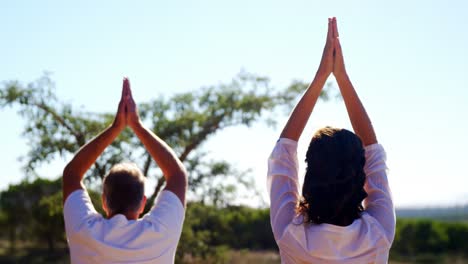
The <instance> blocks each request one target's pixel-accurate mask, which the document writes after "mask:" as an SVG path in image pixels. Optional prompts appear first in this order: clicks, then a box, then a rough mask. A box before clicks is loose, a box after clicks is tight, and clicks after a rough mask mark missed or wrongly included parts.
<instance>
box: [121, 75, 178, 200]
mask: <svg viewBox="0 0 468 264" xmlns="http://www.w3.org/2000/svg"><path fill="white" fill-rule="evenodd" d="M124 89H127V91H128V93H127V96H126V98H125V100H126V105H127V124H128V126H130V128H131V129H132V130H133V131H134V132H135V134H136V135H137V137H138V138H139V139H140V140H141V142H142V143H143V145H144V146H145V148H146V149H147V150H148V152H149V153H150V155H151V157H152V158H153V159H154V161H155V162H156V164H158V166H159V167H160V168H161V170H162V172H163V174H164V178H165V179H166V187H165V188H164V189H165V190H169V191H171V192H173V193H174V194H175V195H177V197H178V198H179V199H180V201H181V202H182V204H183V205H184V206H185V193H186V191H187V172H186V170H185V167H184V165H183V164H182V162H181V161H180V160H179V158H178V157H177V156H176V154H175V153H174V151H172V149H171V148H170V147H169V146H168V145H167V144H166V143H165V142H164V141H163V140H162V139H160V138H159V137H158V136H156V135H155V134H154V133H153V132H152V131H151V130H149V129H147V128H146V127H144V126H143V124H142V123H141V120H140V117H139V115H138V110H137V108H136V104H135V101H134V100H133V97H132V93H131V89H130V83H128V82H127V83H126V86H125V88H124Z"/></svg>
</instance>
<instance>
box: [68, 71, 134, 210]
mask: <svg viewBox="0 0 468 264" xmlns="http://www.w3.org/2000/svg"><path fill="white" fill-rule="evenodd" d="M124 84H125V80H124ZM124 92H125V89H122V98H121V100H120V103H119V107H118V110H117V114H116V116H115V119H114V122H113V123H112V125H110V126H109V127H107V128H106V129H105V130H104V131H103V132H101V133H100V134H99V135H98V136H96V137H95V138H93V139H92V140H91V141H89V142H88V143H86V144H85V145H84V146H82V147H81V148H80V149H79V150H78V152H77V153H76V154H75V156H74V157H73V159H72V160H71V161H70V162H69V163H68V164H67V166H65V169H64V170H63V183H62V193H63V203H65V201H66V200H67V198H68V196H69V195H70V194H71V193H72V192H74V191H76V190H78V189H85V187H84V185H83V182H82V180H83V176H84V175H85V173H86V171H87V170H88V169H89V168H90V167H91V166H92V165H93V164H94V162H96V159H97V158H98V157H99V156H100V155H101V153H102V152H103V151H104V149H105V148H106V147H107V146H109V145H110V144H111V143H112V141H114V139H115V138H116V137H117V136H118V135H119V134H120V132H121V131H122V130H123V129H124V128H125V123H126V122H125V105H124V97H125V94H124Z"/></svg>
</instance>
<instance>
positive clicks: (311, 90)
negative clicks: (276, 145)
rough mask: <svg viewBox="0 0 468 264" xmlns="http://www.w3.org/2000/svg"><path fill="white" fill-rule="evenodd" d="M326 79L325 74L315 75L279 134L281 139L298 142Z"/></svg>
mask: <svg viewBox="0 0 468 264" xmlns="http://www.w3.org/2000/svg"><path fill="white" fill-rule="evenodd" d="M327 78H328V76H327V75H326V74H321V73H320V72H318V73H317V74H316V75H315V78H314V80H313V81H312V83H311V84H310V85H309V87H308V88H307V90H306V92H305V93H304V95H303V96H302V98H301V100H300V101H299V103H298V104H297V105H296V107H295V108H294V110H293V112H292V114H291V116H290V117H289V120H288V122H287V123H286V125H285V127H284V129H283V132H282V133H281V137H282V138H289V139H292V140H294V141H298V140H299V137H300V136H301V134H302V132H303V130H304V127H305V126H306V124H307V121H308V120H309V117H310V114H311V113H312V110H313V109H314V107H315V104H316V102H317V100H318V98H319V96H320V92H321V91H322V88H323V86H324V85H325V82H326V81H327Z"/></svg>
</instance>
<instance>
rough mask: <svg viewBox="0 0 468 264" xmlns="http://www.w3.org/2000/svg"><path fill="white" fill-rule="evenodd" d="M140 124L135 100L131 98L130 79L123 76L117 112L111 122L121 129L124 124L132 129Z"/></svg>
mask: <svg viewBox="0 0 468 264" xmlns="http://www.w3.org/2000/svg"><path fill="white" fill-rule="evenodd" d="M139 124H140V116H139V115H138V109H137V107H136V104H135V101H134V100H133V96H132V90H131V88H130V81H129V80H128V78H124V80H123V85H122V97H121V99H120V102H119V106H118V109H117V114H116V116H115V119H114V123H113V124H112V125H113V126H114V127H116V128H118V129H119V130H123V129H124V128H125V127H126V126H129V127H130V128H132V129H134V128H135V127H136V126H137V125H139Z"/></svg>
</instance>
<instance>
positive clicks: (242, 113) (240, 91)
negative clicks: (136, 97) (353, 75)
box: [0, 72, 328, 205]
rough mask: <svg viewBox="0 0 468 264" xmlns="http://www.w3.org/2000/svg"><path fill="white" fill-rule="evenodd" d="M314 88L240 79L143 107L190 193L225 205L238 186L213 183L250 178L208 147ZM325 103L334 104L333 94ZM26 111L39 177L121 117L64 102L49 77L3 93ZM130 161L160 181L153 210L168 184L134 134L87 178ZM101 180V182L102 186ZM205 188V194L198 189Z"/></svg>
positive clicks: (5, 102) (0, 95)
mask: <svg viewBox="0 0 468 264" xmlns="http://www.w3.org/2000/svg"><path fill="white" fill-rule="evenodd" d="M306 87H307V85H306V84H304V83H302V82H299V81H294V82H293V83H292V84H291V85H290V86H289V87H288V88H287V89H284V90H282V91H275V90H274V89H273V88H272V87H271V86H270V83H269V80H268V79H267V78H265V77H259V76H255V75H252V74H248V73H245V72H241V73H239V74H238V75H237V76H236V77H235V78H233V80H232V82H231V83H229V84H220V85H217V86H210V87H205V88H202V89H199V90H197V91H194V92H185V93H180V94H175V95H173V96H171V97H169V98H159V99H152V100H150V101H148V102H143V103H141V104H139V106H138V108H139V110H140V116H141V118H142V120H143V122H145V123H147V124H149V127H150V128H151V129H152V130H153V131H155V132H156V134H157V135H158V136H160V137H161V138H162V139H163V140H165V141H166V142H167V143H168V144H169V145H170V146H171V147H172V148H173V149H174V150H175V151H176V153H178V154H179V158H180V159H181V160H182V161H183V162H184V163H185V164H186V166H187V168H188V171H189V172H190V176H189V186H190V191H191V192H192V193H193V194H194V195H196V196H197V197H198V198H199V200H201V201H210V202H213V203H218V204H223V203H225V202H226V194H228V193H229V192H234V191H235V186H233V185H229V184H224V185H223V183H226V182H227V181H218V182H219V183H220V184H216V185H215V184H210V183H213V182H216V181H214V179H215V178H223V179H224V178H226V177H233V176H235V177H236V179H241V180H240V181H239V180H237V182H240V183H245V184H247V183H248V182H249V181H248V179H247V177H246V175H247V174H246V172H242V171H241V172H239V171H236V170H234V169H233V168H232V166H231V165H230V164H229V163H227V162H225V161H223V160H215V161H213V160H208V159H207V158H206V153H204V152H203V151H201V149H200V146H202V144H203V143H204V142H206V141H207V140H208V139H209V138H210V137H211V136H213V135H214V134H216V133H217V132H219V131H221V130H223V129H224V128H227V127H231V126H237V125H246V126H250V125H252V124H253V123H254V122H256V121H260V120H264V121H267V122H269V123H274V119H273V118H271V117H272V116H271V115H270V116H268V114H267V115H265V114H266V113H268V112H270V113H271V112H272V111H273V110H275V109H277V108H278V107H281V106H283V107H284V106H286V107H288V106H291V105H292V102H293V100H294V98H295V97H296V96H297V95H298V93H301V92H302V91H303V90H305V88H306ZM322 98H323V99H327V98H328V97H327V93H326V90H325V91H324V92H323V93H322ZM7 106H16V107H18V113H19V115H20V116H21V117H22V118H24V119H25V120H26V121H27V122H26V126H25V129H24V132H23V136H24V137H25V138H26V139H27V141H28V145H29V146H30V150H29V152H28V153H27V155H26V156H25V165H24V166H25V170H26V172H27V173H28V174H32V175H37V173H36V168H37V167H38V166H39V165H41V164H43V163H46V162H49V161H51V160H53V159H55V158H57V157H58V156H63V155H67V154H70V153H74V152H76V151H77V150H78V149H79V147H80V146H82V145H83V144H85V143H86V142H87V141H88V140H90V139H91V137H93V136H95V135H96V134H97V133H98V132H99V131H101V130H102V129H103V128H104V127H105V126H106V125H108V124H110V123H111V121H112V119H113V115H114V114H113V113H89V112H85V111H83V110H80V109H77V108H75V107H73V106H72V105H71V104H69V103H65V102H63V101H61V100H59V99H58V98H57V96H56V95H55V93H54V83H53V82H52V81H51V79H50V78H49V76H47V75H46V76H43V77H42V78H40V79H39V80H37V81H35V82H32V83H30V84H28V85H26V86H24V85H22V84H21V83H19V82H17V81H10V82H7V83H6V84H5V86H4V87H3V88H2V89H0V108H1V107H7ZM124 157H128V158H130V159H133V160H135V161H136V162H137V164H139V166H140V167H141V168H142V169H143V173H144V174H145V175H147V176H148V177H155V178H156V179H157V185H156V188H155V191H154V193H153V194H152V195H151V196H150V198H149V202H148V205H151V204H152V201H153V200H154V199H155V197H156V196H157V194H158V193H159V191H160V190H161V188H162V187H163V185H164V177H162V175H160V173H159V172H158V171H156V170H155V168H156V164H154V162H152V159H151V156H150V155H149V154H148V153H147V152H146V151H145V150H144V148H143V146H142V145H141V143H140V142H139V141H138V140H137V139H136V137H134V136H133V135H132V133H131V132H130V131H129V130H128V129H127V130H125V131H124V132H123V133H122V134H121V135H120V136H119V138H118V139H117V140H116V141H115V142H114V143H113V144H112V145H111V146H110V147H109V148H108V149H107V150H106V151H105V152H104V154H103V155H102V156H101V157H100V158H99V159H98V160H97V161H96V163H95V166H94V167H93V168H92V169H91V170H90V171H89V173H88V174H87V176H86V180H87V181H88V182H96V180H99V179H102V178H103V177H104V176H105V173H106V172H107V171H108V170H109V169H110V167H111V166H112V165H114V164H116V163H118V162H120V161H122V159H123V158H124ZM97 182H98V181H97ZM199 188H204V189H203V191H198V192H197V190H199Z"/></svg>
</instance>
